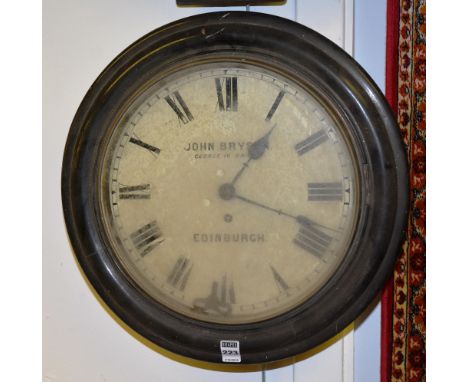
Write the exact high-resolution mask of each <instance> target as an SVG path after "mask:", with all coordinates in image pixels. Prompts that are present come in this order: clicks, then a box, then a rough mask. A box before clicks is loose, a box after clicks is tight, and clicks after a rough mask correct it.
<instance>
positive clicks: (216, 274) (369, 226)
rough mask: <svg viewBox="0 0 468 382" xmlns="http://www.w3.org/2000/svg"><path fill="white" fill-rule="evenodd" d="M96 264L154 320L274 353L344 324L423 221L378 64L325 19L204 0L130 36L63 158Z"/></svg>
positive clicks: (153, 335)
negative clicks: (413, 207)
mask: <svg viewBox="0 0 468 382" xmlns="http://www.w3.org/2000/svg"><path fill="white" fill-rule="evenodd" d="M62 200H63V210H64V216H65V221H66V225H67V229H68V234H69V237H70V241H71V244H72V246H73V249H74V252H75V254H76V257H77V260H78V263H79V265H80V266H81V268H82V269H83V271H84V274H85V276H86V277H87V278H88V280H89V281H90V283H91V285H92V286H93V288H94V289H95V290H96V292H97V293H98V294H99V295H100V297H101V298H102V300H103V301H104V302H105V303H106V304H107V305H108V306H109V308H110V309H111V310H112V311H113V312H115V314H116V315H117V316H118V317H120V318H121V319H122V320H123V321H124V322H125V323H126V324H128V325H129V326H130V327H131V328H133V329H134V330H135V331H137V332H138V333H140V334H141V335H142V336H144V337H145V338H147V339H148V340H150V341H152V342H153V343H156V344H158V345H159V346H162V347H164V348H166V349H168V350H170V351H172V352H175V353H178V354H181V355H184V356H187V357H191V358H195V359H199V360H204V361H209V362H235V363H261V362H268V361H273V360H278V359H282V358H286V357H289V356H292V355H295V354H298V353H301V352H304V351H306V350H308V349H310V348H312V347H314V346H316V345H318V344H320V343H322V342H324V341H326V340H327V339H329V338H330V337H332V336H334V335H335V334H337V333H338V332H339V331H341V330H342V329H343V328H345V327H346V326H347V325H348V324H349V323H350V322H352V321H353V320H354V319H355V318H356V317H357V316H358V315H359V314H360V313H361V312H362V311H363V309H364V308H365V307H366V306H368V304H369V303H370V302H371V300H372V299H373V298H374V297H375V296H376V294H377V293H378V292H379V291H380V289H381V288H382V286H383V284H384V282H385V280H386V278H387V277H388V276H389V275H390V273H391V271H392V268H393V263H394V259H395V256H396V254H397V252H398V248H399V245H400V241H401V237H402V234H403V228H404V225H405V221H406V212H407V201H408V188H407V167H406V159H405V154H404V151H403V147H402V143H401V140H400V137H399V132H398V128H397V126H396V123H395V121H394V118H393V116H392V113H391V111H390V109H389V106H388V105H387V103H386V101H385V99H384V97H383V96H382V94H381V93H380V91H379V90H378V88H377V86H376V85H375V84H374V83H373V81H372V80H371V79H370V78H369V76H368V75H367V74H366V73H365V72H364V71H363V69H362V68H361V67H360V66H359V65H358V64H357V63H356V62H355V61H354V60H353V59H352V58H351V57H350V56H348V55H347V54H346V53H345V52H344V51H342V50H341V49H340V48H338V47H337V46H336V45H334V44H333V43H332V42H330V41H329V40H327V39H326V38H324V37H323V36H321V35H319V34H317V33H316V32H314V31H312V30H310V29H308V28H306V27H304V26H302V25H300V24H297V23H294V22H292V21H289V20H286V19H282V18H278V17H274V16H268V15H264V14H258V13H245V12H223V13H208V14H202V15H198V16H194V17H190V18H186V19H182V20H178V21H176V22H174V23H171V24H168V25H166V26H164V27H162V28H159V29H157V30H155V31H153V32H151V33H149V34H148V35H146V36H144V37H143V38H141V39H140V40H138V41H137V42H135V43H134V44H132V45H131V46H130V47H129V48H127V49H126V50H125V51H124V52H122V53H121V54H120V55H119V56H118V57H117V58H116V59H115V60H114V61H113V62H112V63H111V64H110V65H109V66H108V67H107V68H106V69H105V70H104V71H103V72H102V74H101V75H100V76H99V78H98V79H97V80H96V81H95V83H94V84H93V85H92V87H91V88H90V90H89V91H88V93H87V94H86V96H85V98H84V100H83V101H82V104H81V105H80V107H79V109H78V111H77V113H76V116H75V118H74V120H73V123H72V126H71V129H70V132H69V136H68V140H67V144H66V147H65V154H64V159H63V169H62Z"/></svg>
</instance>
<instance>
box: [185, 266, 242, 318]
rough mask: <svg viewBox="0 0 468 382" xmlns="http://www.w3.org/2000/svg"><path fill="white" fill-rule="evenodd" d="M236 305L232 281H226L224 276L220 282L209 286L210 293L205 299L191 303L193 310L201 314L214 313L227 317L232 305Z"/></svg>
mask: <svg viewBox="0 0 468 382" xmlns="http://www.w3.org/2000/svg"><path fill="white" fill-rule="evenodd" d="M235 303H236V294H235V291H234V284H233V283H232V281H231V282H230V283H229V282H228V281H227V277H226V275H224V276H223V277H222V279H221V282H218V281H214V282H213V283H212V284H211V292H210V294H209V295H208V297H206V298H197V299H195V300H194V301H193V309H194V310H196V311H198V312H201V313H206V314H208V313H215V314H221V315H228V314H230V313H231V311H232V307H231V305H232V304H235Z"/></svg>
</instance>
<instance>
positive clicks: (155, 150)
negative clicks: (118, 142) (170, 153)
mask: <svg viewBox="0 0 468 382" xmlns="http://www.w3.org/2000/svg"><path fill="white" fill-rule="evenodd" d="M129 142H130V143H133V144H135V145H137V146H140V147H143V148H144V149H146V150H149V151H150V152H152V153H155V154H159V153H160V152H161V150H160V149H158V148H157V147H154V146H151V145H150V144H148V143H145V142H143V141H140V140H139V139H137V138H133V137H131V138H130V139H129Z"/></svg>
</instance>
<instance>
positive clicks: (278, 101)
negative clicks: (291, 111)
mask: <svg viewBox="0 0 468 382" xmlns="http://www.w3.org/2000/svg"><path fill="white" fill-rule="evenodd" d="M283 97H284V91H283V90H281V91H280V92H279V93H278V96H277V97H276V99H275V102H273V105H272V106H271V108H270V111H269V112H268V114H267V116H266V118H265V121H267V122H268V121H270V120H271V118H273V115H274V114H275V111H276V109H278V106H279V104H280V102H281V100H282V99H283Z"/></svg>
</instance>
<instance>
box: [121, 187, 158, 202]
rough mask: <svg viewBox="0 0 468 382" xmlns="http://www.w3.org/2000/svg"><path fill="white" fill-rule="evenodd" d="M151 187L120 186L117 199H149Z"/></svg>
mask: <svg viewBox="0 0 468 382" xmlns="http://www.w3.org/2000/svg"><path fill="white" fill-rule="evenodd" d="M150 198H151V185H149V184H139V185H138V186H120V187H119V199H150Z"/></svg>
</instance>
